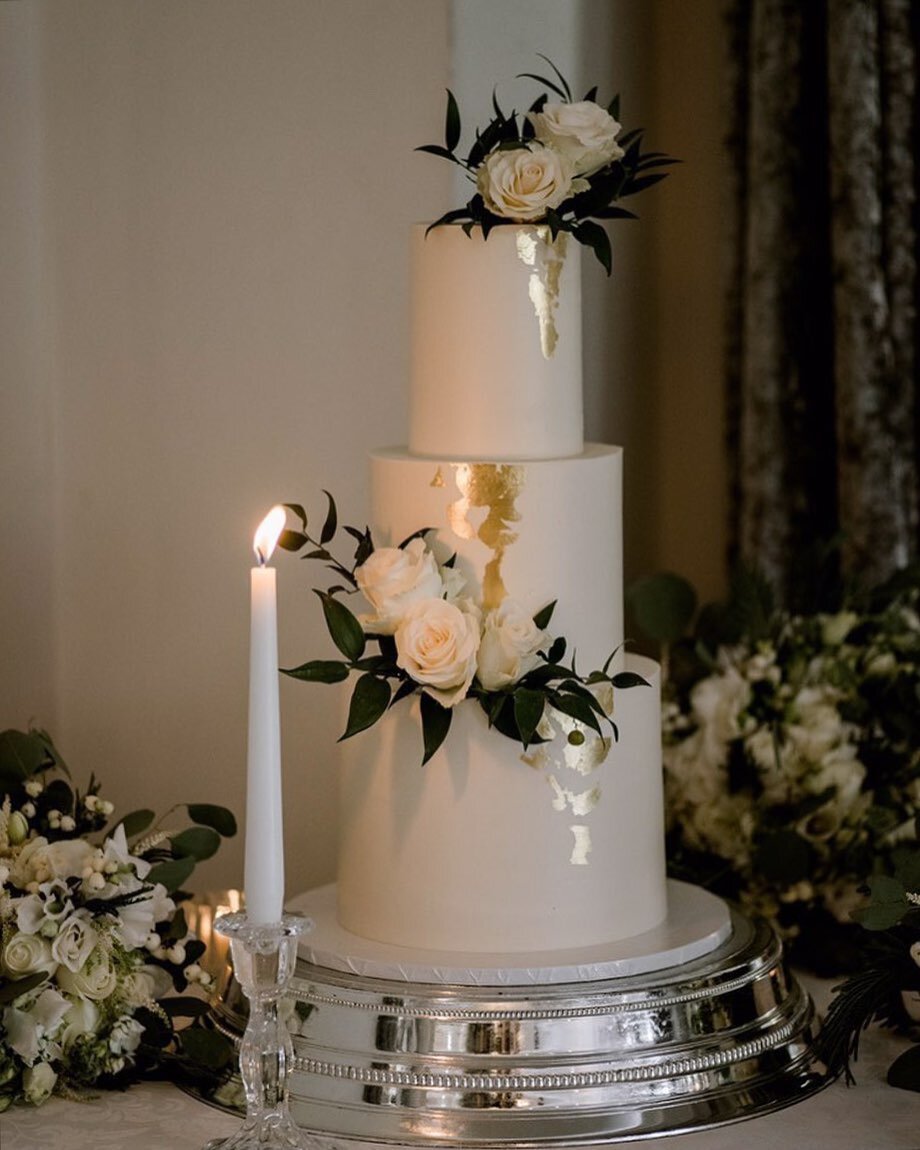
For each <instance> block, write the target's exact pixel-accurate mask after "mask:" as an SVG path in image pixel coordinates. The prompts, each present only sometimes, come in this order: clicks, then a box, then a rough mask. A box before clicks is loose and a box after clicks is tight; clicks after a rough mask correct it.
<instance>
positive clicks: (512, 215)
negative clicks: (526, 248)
mask: <svg viewBox="0 0 920 1150" xmlns="http://www.w3.org/2000/svg"><path fill="white" fill-rule="evenodd" d="M476 185H477V187H478V188H479V192H480V194H481V195H482V198H483V202H484V203H485V206H486V207H487V208H488V209H489V211H490V212H492V213H493V214H494V215H496V216H501V217H502V218H503V219H506V220H517V221H518V222H521V223H526V222H527V221H528V220H540V219H542V218H543V217H544V216H545V215H546V213H547V210H548V209H550V208H558V207H559V205H560V204H561V203H562V202H563V200H567V199H568V198H569V196H571V195H574V194H575V192H580V191H584V190H585V189H586V188H587V186H588V185H587V183H586V182H585V181H584V180H574V172H573V171H572V165H571V163H570V162H569V160H568V159H567V158H566V157H565V156H563V155H562V154H561V153H559V152H557V151H555V149H553V148H547V147H544V146H543V145H542V144H531V145H530V146H529V147H526V148H514V149H512V150H509V151H497V150H496V151H494V152H490V153H489V155H488V156H486V158H485V160H484V161H483V162H482V163H481V164H480V165H479V170H478V171H477V173H476Z"/></svg>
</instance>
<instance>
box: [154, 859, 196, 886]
mask: <svg viewBox="0 0 920 1150" xmlns="http://www.w3.org/2000/svg"><path fill="white" fill-rule="evenodd" d="M194 869H195V859H193V858H191V857H186V858H180V859H170V860H169V861H168V862H161V863H157V865H156V866H155V867H151V868H150V873H149V874H148V875H147V877H146V879H145V880H144V881H145V882H149V883H156V882H160V883H162V884H163V886H165V887H166V891H167V893H168V894H172V892H173V891H174V890H178V889H179V887H180V886H182V884H183V883H184V882H185V880H186V879H187V878H188V877H189V876H190V875H191V873H192V872H193V871H194Z"/></svg>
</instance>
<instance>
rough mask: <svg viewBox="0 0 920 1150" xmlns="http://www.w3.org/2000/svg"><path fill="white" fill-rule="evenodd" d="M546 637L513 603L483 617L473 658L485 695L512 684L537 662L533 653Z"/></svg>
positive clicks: (505, 602)
mask: <svg viewBox="0 0 920 1150" xmlns="http://www.w3.org/2000/svg"><path fill="white" fill-rule="evenodd" d="M547 639H548V636H547V634H546V632H545V631H541V630H540V628H539V627H538V626H537V625H536V623H534V621H533V619H532V618H531V617H530V615H528V613H527V612H526V611H525V610H524V608H523V607H522V606H521V605H520V603H517V602H516V601H515V600H514V599H505V600H504V601H503V602H502V604H501V606H500V607H498V608H497V609H496V610H495V611H490V612H489V614H488V615H487V616H486V621H485V626H484V627H483V632H482V638H481V640H480V643H479V653H478V655H477V657H476V661H477V667H478V671H477V674H478V675H479V682H480V683H482V685H483V687H485V689H486V690H487V691H498V690H500V689H501V688H502V687H507V686H510V685H511V684H512V683H516V682H517V681H518V679H520V678H521V677H522V676H523V675H526V674H527V672H528V671H532V670H533V669H534V667H536V666H537V664H538V663H539V662H540V659H539V656H538V655H537V652H538V651H539V650H540V648H541V647H544V646H545V645H546V642H547Z"/></svg>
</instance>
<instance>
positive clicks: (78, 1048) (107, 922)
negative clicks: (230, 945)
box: [0, 730, 236, 1111]
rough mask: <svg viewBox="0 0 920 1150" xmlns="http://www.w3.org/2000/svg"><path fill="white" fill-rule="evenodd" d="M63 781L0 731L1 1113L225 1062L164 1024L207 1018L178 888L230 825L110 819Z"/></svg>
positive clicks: (50, 756) (195, 1033) (199, 1032)
mask: <svg viewBox="0 0 920 1150" xmlns="http://www.w3.org/2000/svg"><path fill="white" fill-rule="evenodd" d="M69 779H70V773H69V771H68V769H67V766H66V764H65V763H64V761H63V759H62V758H61V756H60V754H59V753H58V751H57V749H56V748H55V746H54V744H53V743H52V741H51V739H50V737H49V736H48V735H47V734H46V733H45V732H44V731H40V730H30V731H16V730H7V731H3V732H2V733H0V1111H2V1110H5V1109H7V1107H9V1106H10V1105H11V1104H12V1103H13V1102H17V1101H25V1102H30V1103H35V1104H39V1103H41V1102H44V1101H45V1099H47V1098H48V1097H49V1095H51V1094H52V1093H54V1092H56V1093H60V1094H64V1095H67V1096H69V1097H85V1096H86V1095H87V1092H88V1091H89V1090H91V1089H94V1088H98V1087H117V1088H124V1087H125V1086H127V1085H129V1084H130V1083H131V1082H132V1081H133V1080H135V1079H137V1078H138V1077H140V1076H141V1075H144V1074H152V1073H157V1074H161V1075H167V1076H176V1077H185V1078H189V1077H194V1078H207V1077H208V1076H209V1075H211V1074H217V1073H219V1072H220V1071H221V1070H222V1069H223V1068H224V1066H226V1065H227V1063H228V1061H229V1059H230V1057H231V1054H232V1051H231V1047H230V1044H229V1042H228V1041H227V1040H226V1039H224V1038H223V1037H222V1036H221V1035H220V1034H217V1033H215V1032H213V1031H209V1030H206V1029H204V1028H202V1027H195V1026H188V1027H186V1028H184V1029H180V1028H179V1026H177V1025H176V1020H178V1019H194V1018H196V1017H198V1016H199V1015H201V1014H203V1013H204V1012H205V1011H206V1010H207V1008H208V1003H207V1000H206V996H204V995H202V994H201V993H200V989H204V990H207V988H208V987H209V985H210V982H211V978H210V975H208V974H207V973H206V972H205V971H204V970H203V969H202V968H201V966H200V965H199V963H198V959H199V958H200V957H201V955H202V954H203V952H204V949H205V947H204V944H203V943H202V942H200V941H198V940H196V939H194V938H193V937H192V936H191V935H190V934H189V932H188V930H187V927H186V922H185V915H184V913H183V911H182V910H181V909H179V908H177V902H178V901H179V900H181V898H182V897H183V895H182V892H180V891H179V889H178V888H179V887H180V886H181V884H182V883H184V882H185V881H186V880H187V879H188V878H189V876H190V875H191V874H192V871H193V870H194V868H195V864H196V862H197V861H198V860H199V859H203V858H207V857H209V856H210V855H212V854H213V853H214V852H215V851H216V850H217V848H218V846H219V844H220V841H221V837H222V836H225V835H232V834H234V833H235V831H236V825H235V821H234V819H233V816H232V815H231V814H230V812H229V811H227V810H225V809H224V808H223V807H216V806H211V805H207V804H200V805H194V804H191V805H189V806H187V807H186V808H185V809H186V812H187V815H188V816H189V819H190V821H191V822H192V824H193V825H192V826H189V827H187V829H184V830H176V829H166V828H165V827H164V826H163V821H162V820H161V821H160V823H157V824H156V825H154V819H155V816H154V813H153V811H149V810H138V811H134V812H133V813H131V814H129V815H126V816H125V817H124V818H122V819H120V820H119V821H117V822H113V821H112V816H113V813H114V808H113V806H112V804H111V803H110V802H109V801H108V800H106V799H104V798H103V797H102V795H101V794H100V787H99V784H98V782H97V781H96V780H95V779H94V778H91V779H90V781H89V785H88V786H87V788H86V790H85V791H83V792H81V791H79V790H76V789H75V788H73V787H72V786H71V785H70V783H69V781H68V780H69ZM170 814H172V812H170ZM141 835H143V837H142V838H141V837H139V836H141ZM129 840H133V842H130V843H129ZM190 985H191V986H192V987H193V988H195V989H198V990H199V993H197V994H196V993H189V994H183V993H181V992H183V991H185V990H186V989H187V988H188V987H189V986H190Z"/></svg>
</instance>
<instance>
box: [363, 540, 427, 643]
mask: <svg viewBox="0 0 920 1150" xmlns="http://www.w3.org/2000/svg"><path fill="white" fill-rule="evenodd" d="M355 579H356V580H357V581H358V587H359V588H360V590H361V592H362V593H363V595H364V597H365V599H367V601H368V603H370V605H371V606H372V607H373V608H374V614H373V615H364V616H362V617H361V623H362V625H363V626H364V629H365V630H367V631H373V632H374V633H375V634H378V635H392V634H393V633H394V631H395V630H396V628H397V626H398V624H399V621H400V620H401V619H402V617H403V615H405V613H406V611H407V610H408V609H409V608H410V607H411V606H412V605H413V603H417V602H419V601H420V600H422V599H437V598H438V597H439V596H440V595H441V593H442V591H443V588H444V584H443V580H442V579H441V573H440V571H439V570H438V565H437V563H436V562H435V558H434V555H432V553H431V552H430V551H429V550H428V548H427V547H426V546H425V541H424V540H423V539H413V540H412V542H411V543H408V544H407V545H406V546H405V547H379V548H378V549H377V550H376V551H374V552H373V553H372V554H371V556H370V557H369V558H368V560H367V562H366V563H362V564H361V566H360V567H358V568H357V569H356V570H355Z"/></svg>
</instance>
